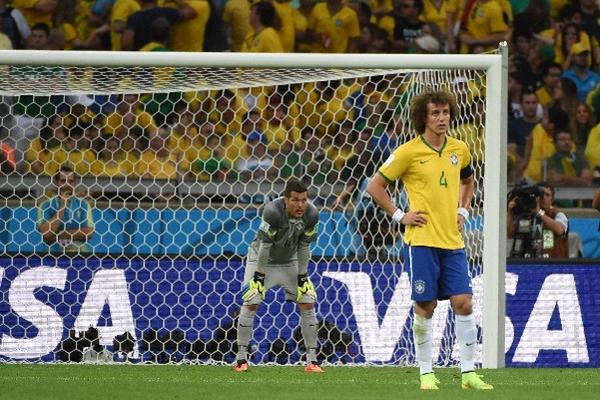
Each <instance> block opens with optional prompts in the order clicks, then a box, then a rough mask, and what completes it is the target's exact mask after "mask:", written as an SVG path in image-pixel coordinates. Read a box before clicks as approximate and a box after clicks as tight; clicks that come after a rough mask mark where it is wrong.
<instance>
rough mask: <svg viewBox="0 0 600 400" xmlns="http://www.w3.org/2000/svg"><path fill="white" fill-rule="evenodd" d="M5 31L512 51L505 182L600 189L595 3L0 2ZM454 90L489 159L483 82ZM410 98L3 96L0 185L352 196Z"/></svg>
mask: <svg viewBox="0 0 600 400" xmlns="http://www.w3.org/2000/svg"><path fill="white" fill-rule="evenodd" d="M0 16H1V17H2V19H1V23H0V31H1V32H2V33H0V47H1V48H4V49H10V48H14V49H48V50H61V49H65V50H69V49H77V50H114V51H119V50H137V51H248V52H330V53H463V54H464V53H481V52H487V51H492V50H494V49H495V48H496V47H497V43H498V42H500V41H503V40H506V41H508V42H509V44H510V47H509V49H510V65H509V87H508V91H509V115H508V119H509V121H508V167H509V171H508V176H509V182H512V183H516V182H520V181H521V180H522V179H527V180H529V181H531V182H537V181H540V180H547V181H549V182H550V183H552V184H553V185H555V186H569V185H575V186H590V185H592V184H593V182H594V179H596V180H598V179H600V125H598V124H597V122H598V120H599V117H600V74H598V72H597V71H598V67H599V65H600V26H599V23H598V22H599V21H600V19H599V18H600V8H599V6H598V1H596V0H579V1H577V0H575V1H565V0H559V1H549V0H530V1H527V0H512V1H508V0H371V1H343V0H327V1H324V2H316V1H315V2H313V1H311V0H299V1H285V0H277V1H271V2H269V1H260V2H249V1H247V0H224V1H222V2H220V1H218V0H164V1H163V0H159V1H156V0H96V1H87V0H12V1H10V0H0ZM63 72H64V71H63ZM54 73H56V74H59V73H61V72H59V71H54V72H53V70H52V69H50V70H49V69H45V70H43V71H42V70H40V71H36V70H33V71H29V72H27V73H23V79H29V78H31V76H29V75H31V74H37V75H43V76H44V77H46V78H48V79H52V74H54ZM80 74H81V75H82V77H81V78H82V79H84V77H83V75H84V74H85V72H84V71H81V72H80ZM13 75H14V73H13ZM155 79H156V78H155ZM122 83H123V84H124V85H126V82H122ZM451 84H452V85H453V86H454V87H452V90H453V91H454V93H457V94H458V95H459V96H458V97H459V101H460V103H461V104H462V108H461V116H460V118H459V120H458V121H457V123H456V125H455V126H454V129H455V132H456V135H458V136H459V137H461V138H462V139H463V140H465V141H467V143H468V144H469V145H470V146H471V148H472V152H473V154H474V156H475V158H476V159H477V158H479V157H483V149H484V140H483V139H482V138H483V135H484V133H483V132H482V130H483V129H484V126H483V124H482V123H481V121H482V119H483V117H484V115H483V114H484V103H485V82H482V81H481V80H480V79H479V78H478V76H477V74H470V75H469V74H466V75H464V76H458V77H456V78H454V79H453V80H452V83H451ZM403 90H406V87H402V85H399V84H398V81H396V80H394V78H393V77H386V76H379V77H372V78H365V79H352V80H339V81H326V82H321V83H309V84H299V85H281V86H277V87H261V88H251V89H235V90H221V91H206V92H194V93H170V94H160V93H154V94H125V95H113V96H97V95H94V96H91V95H90V96H85V95H77V96H26V95H21V96H13V97H9V96H4V97H3V98H2V102H1V104H0V115H1V116H2V122H3V123H2V130H1V131H0V140H1V141H2V151H1V153H0V154H1V157H2V159H1V160H0V161H1V165H2V171H3V172H4V173H11V172H13V171H16V172H18V173H20V174H23V173H29V174H42V175H48V176H52V175H54V174H56V172H57V171H58V169H59V167H60V165H64V164H67V165H69V166H71V167H72V168H73V169H74V171H75V172H76V173H77V175H81V176H83V175H90V176H111V177H118V176H135V177H143V178H151V179H180V178H182V177H183V178H185V179H192V180H201V181H208V180H216V181H222V180H238V179H242V180H243V181H245V180H246V179H255V180H261V179H269V180H271V179H277V178H287V177H289V176H292V175H299V174H308V175H310V176H311V177H312V179H313V181H312V183H316V184H319V183H323V182H337V181H339V180H340V179H341V181H342V182H350V183H351V184H352V182H353V177H354V178H356V175H357V174H356V173H355V170H356V167H357V166H358V167H359V168H360V170H361V171H364V168H365V167H368V166H369V165H368V164H369V163H373V164H376V163H378V162H380V160H381V158H383V157H385V156H386V155H387V154H388V153H389V151H391V150H392V149H393V148H394V147H395V146H396V145H397V144H399V143H400V142H402V141H403V140H404V139H405V138H406V137H408V136H409V135H410V132H406V121H405V120H404V119H403V118H402V116H401V115H400V114H401V113H400V111H399V110H400V109H401V108H402V107H405V106H406V104H405V102H403V100H402V99H403ZM462 94H465V96H462V97H461V95H462ZM364 152H368V155H369V156H366V155H362V157H361V154H362V153H364ZM481 160H482V159H481ZM481 160H479V161H481ZM355 180H356V179H355Z"/></svg>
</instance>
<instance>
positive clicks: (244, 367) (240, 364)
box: [233, 360, 248, 372]
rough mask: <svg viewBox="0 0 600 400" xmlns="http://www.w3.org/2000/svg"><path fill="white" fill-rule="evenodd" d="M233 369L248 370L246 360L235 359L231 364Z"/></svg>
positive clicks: (237, 370)
mask: <svg viewBox="0 0 600 400" xmlns="http://www.w3.org/2000/svg"><path fill="white" fill-rule="evenodd" d="M233 370H234V371H235V372H246V371H248V361H246V360H237V361H236V362H235V365H234V366H233Z"/></svg>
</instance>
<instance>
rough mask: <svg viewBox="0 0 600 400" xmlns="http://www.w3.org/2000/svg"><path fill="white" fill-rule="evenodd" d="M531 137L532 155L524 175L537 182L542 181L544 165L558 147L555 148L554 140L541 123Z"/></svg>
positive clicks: (534, 129)
mask: <svg viewBox="0 0 600 400" xmlns="http://www.w3.org/2000/svg"><path fill="white" fill-rule="evenodd" d="M530 135H531V140H532V144H531V154H530V155H529V162H528V164H527V168H526V169H525V172H524V173H523V175H525V176H526V177H527V178H529V179H531V180H533V181H535V182H537V181H541V180H542V163H543V162H544V160H545V159H546V158H548V157H550V156H552V155H553V154H554V153H555V152H556V147H555V146H554V139H553V138H552V136H551V135H550V134H548V132H546V129H544V126H543V125H542V124H541V123H539V124H537V125H536V126H534V127H533V130H532V131H531V134H530Z"/></svg>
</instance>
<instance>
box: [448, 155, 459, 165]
mask: <svg viewBox="0 0 600 400" xmlns="http://www.w3.org/2000/svg"><path fill="white" fill-rule="evenodd" d="M450 162H451V163H452V165H458V156H457V155H456V153H452V154H450Z"/></svg>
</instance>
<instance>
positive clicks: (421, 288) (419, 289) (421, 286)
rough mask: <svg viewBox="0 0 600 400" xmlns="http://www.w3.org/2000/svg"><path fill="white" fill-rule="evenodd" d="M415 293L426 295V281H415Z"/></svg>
mask: <svg viewBox="0 0 600 400" xmlns="http://www.w3.org/2000/svg"><path fill="white" fill-rule="evenodd" d="M415 292H416V293H417V294H423V293H425V281H422V280H420V279H419V280H418V281H415Z"/></svg>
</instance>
